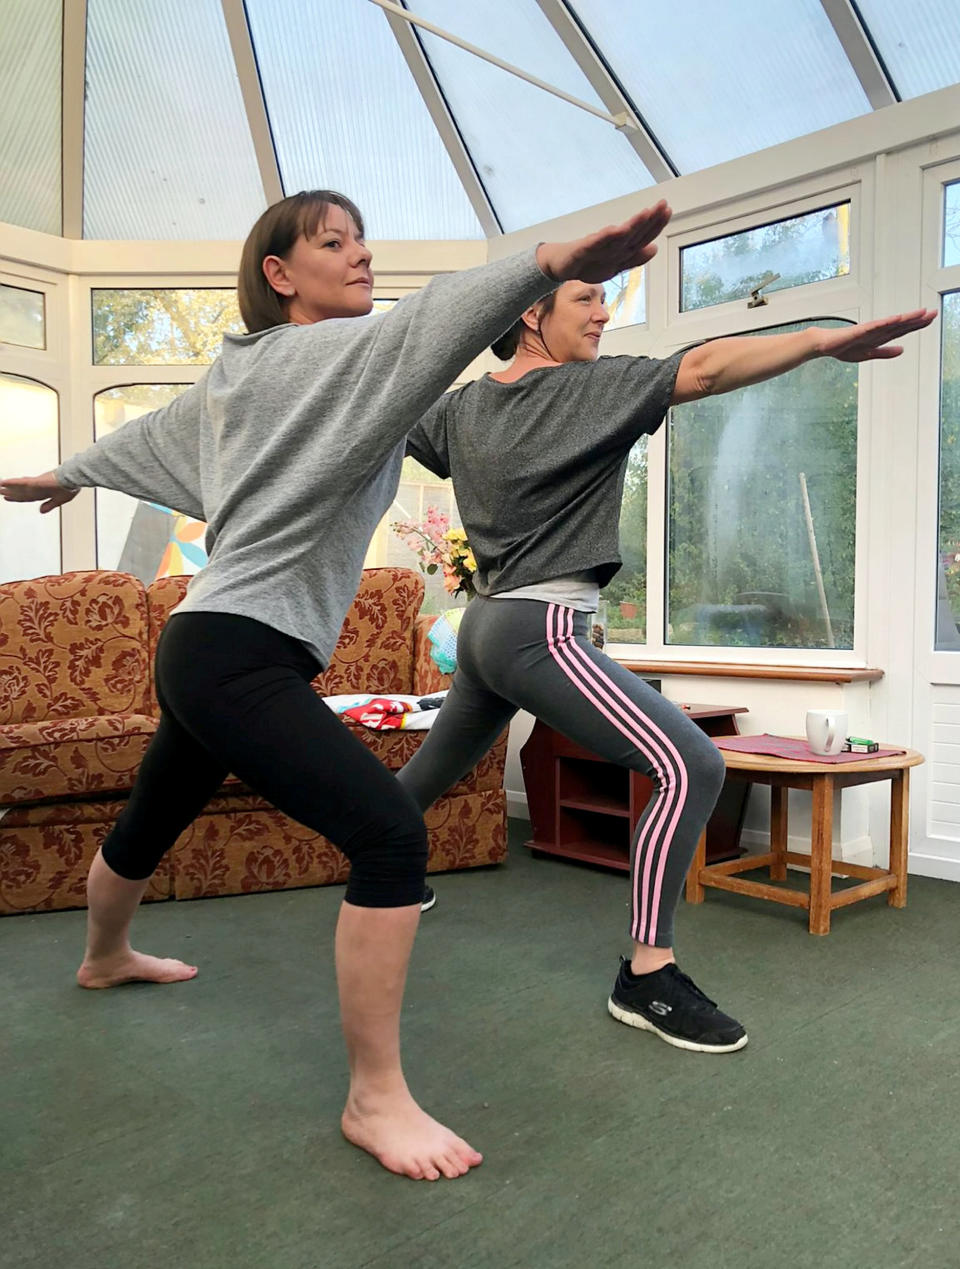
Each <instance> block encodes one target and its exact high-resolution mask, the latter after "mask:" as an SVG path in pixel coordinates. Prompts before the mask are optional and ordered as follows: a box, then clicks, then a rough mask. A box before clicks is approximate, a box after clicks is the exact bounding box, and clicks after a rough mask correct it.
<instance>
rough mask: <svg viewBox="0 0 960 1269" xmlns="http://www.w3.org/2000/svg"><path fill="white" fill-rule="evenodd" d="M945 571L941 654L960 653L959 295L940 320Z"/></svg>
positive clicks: (948, 299)
mask: <svg viewBox="0 0 960 1269" xmlns="http://www.w3.org/2000/svg"><path fill="white" fill-rule="evenodd" d="M940 330H941V335H940V338H941V341H942V342H941V354H940V355H941V361H940V561H939V563H940V567H939V574H938V578H937V629H936V647H937V649H938V651H949V652H960V630H958V622H960V291H954V292H953V293H952V294H950V295H945V296H944V297H943V314H942V316H941V322H940Z"/></svg>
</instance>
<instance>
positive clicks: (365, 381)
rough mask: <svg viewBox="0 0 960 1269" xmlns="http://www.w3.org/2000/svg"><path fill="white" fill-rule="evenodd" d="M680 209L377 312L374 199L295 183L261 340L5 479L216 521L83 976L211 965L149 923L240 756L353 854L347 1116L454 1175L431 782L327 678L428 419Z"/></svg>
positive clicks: (351, 1131)
mask: <svg viewBox="0 0 960 1269" xmlns="http://www.w3.org/2000/svg"><path fill="white" fill-rule="evenodd" d="M669 215H670V213H669V209H668V208H667V206H666V204H665V203H660V204H658V205H657V206H656V207H655V208H652V209H650V210H647V211H643V212H640V213H639V214H638V215H637V216H634V217H633V218H631V220H629V221H627V222H625V223H624V224H623V225H620V226H617V227H612V228H609V229H606V230H602V231H601V232H600V233H598V234H594V235H591V236H590V237H589V238H584V239H580V240H577V241H576V242H572V243H545V244H541V245H540V246H539V247H538V248H537V249H536V250H530V251H527V252H524V253H522V254H521V255H518V256H514V257H512V258H511V259H508V260H503V261H500V262H498V263H495V264H492V265H488V266H486V267H485V268H480V269H474V270H470V271H468V272H466V273H462V274H456V275H448V276H445V277H437V278H435V279H434V280H433V281H431V282H430V283H429V285H428V286H426V287H425V288H424V289H423V290H422V291H421V292H419V293H418V294H416V295H413V296H410V297H408V298H407V299H404V300H402V301H401V302H400V303H399V304H397V305H396V306H395V307H394V308H393V309H392V310H391V311H390V312H389V313H387V314H384V315H378V316H373V317H368V316H366V315H367V314H369V313H370V309H371V307H372V301H371V287H372V282H373V276H372V273H371V270H370V251H369V249H368V248H367V246H366V244H365V242H364V231H363V220H362V217H361V215H360V212H359V211H358V210H357V208H356V207H355V206H354V205H353V204H352V203H351V202H350V200H349V199H346V198H344V197H343V195H339V194H335V193H332V192H331V191H325V190H321V191H313V192H311V193H306V194H298V195H295V196H293V197H291V198H287V199H284V200H283V201H282V202H280V203H277V204H275V205H274V206H273V207H271V208H268V210H267V211H266V212H265V213H264V215H263V216H262V217H261V218H260V220H259V221H258V222H257V224H256V225H255V226H254V228H253V230H252V231H251V233H250V235H249V237H248V239H247V242H246V244H245V246H244V251H243V257H242V260H241V266H240V277H239V282H238V294H239V299H240V307H241V312H242V313H243V316H244V320H245V322H246V324H247V327H248V331H249V333H248V334H245V335H238V336H232V335H228V336H227V337H226V338H225V340H224V344H223V351H222V353H221V355H220V356H219V357H218V358H217V360H216V361H215V362H214V363H213V365H212V366H211V367H210V370H209V371H208V373H207V374H206V375H205V376H204V377H203V378H202V379H201V380H200V381H199V382H198V383H197V384H195V385H194V386H193V387H191V388H190V389H189V390H188V391H186V392H185V393H184V394H183V395H182V396H180V397H179V398H177V399H176V400H175V401H173V402H172V403H171V404H170V405H167V406H165V407H163V408H162V409H160V410H157V411H155V412H154V413H152V414H147V415H145V416H143V417H142V418H139V419H135V420H134V421H132V422H131V423H129V424H128V425H127V426H126V427H124V428H121V429H120V430H119V431H117V432H115V433H113V434H112V435H110V436H108V437H105V438H104V439H103V440H101V441H98V442H97V443H96V444H95V445H92V446H90V448H89V449H87V450H84V451H83V452H82V453H80V454H77V455H76V456H74V457H73V458H70V459H68V460H67V461H66V462H65V463H63V464H62V465H61V466H60V467H58V468H57V469H56V470H55V471H53V472H47V473H45V474H44V475H42V476H38V477H28V478H20V479H7V480H4V481H0V493H2V494H3V496H4V497H5V498H6V499H8V500H12V501H22V502H30V501H39V502H40V503H41V507H40V510H41V511H50V510H53V509H54V508H55V507H58V506H60V505H62V504H63V503H65V502H66V501H68V500H69V499H70V498H72V497H74V496H75V494H76V493H77V491H78V490H79V488H80V487H81V486H84V485H99V486H103V487H105V488H110V489H118V490H121V491H122V492H124V493H128V494H132V495H134V496H135V497H139V498H144V499H148V500H150V501H153V502H160V503H164V504H165V505H167V506H170V507H172V508H175V509H176V510H178V511H184V512H187V513H188V514H190V515H193V516H196V517H198V518H200V519H203V520H205V521H206V522H207V525H208V530H207V550H208V554H209V563H208V564H207V566H206V568H204V569H203V571H202V572H201V573H199V574H198V575H197V576H196V577H195V578H194V579H193V581H192V582H191V584H190V587H189V590H188V592H187V595H186V598H185V600H184V602H183V603H182V604H181V605H180V607H179V608H178V610H177V611H176V612H175V613H174V614H173V615H172V616H171V618H170V619H169V621H168V622H167V625H166V627H165V629H164V633H163V636H162V638H161V640H160V645H159V648H158V651H157V664H156V683H157V695H158V699H159V701H160V706H161V719H160V723H159V726H158V729H157V733H156V736H155V737H154V739H153V741H152V742H151V744H150V747H149V749H148V751H147V754H146V756H145V757H144V761H143V763H142V765H141V769H140V772H139V774H138V778H137V782H136V785H135V787H134V790H133V792H132V793H131V795H130V799H129V802H128V804H127V806H126V807H125V809H124V811H123V813H122V814H121V816H120V817H119V819H118V821H117V823H116V825H115V827H114V828H113V830H112V831H111V833H110V835H109V837H108V838H107V839H106V841H105V842H104V844H103V847H102V849H101V851H100V852H98V854H97V857H96V859H95V860H94V862H93V865H92V867H91V870H90V875H89V879H88V883H87V896H88V906H89V915H88V939H87V948H86V953H85V956H84V960H83V963H82V965H81V967H80V969H79V971H78V980H79V982H80V983H81V985H82V986H84V987H111V986H114V985H115V984H117V983H120V982H127V981H130V980H131V979H146V980H149V981H153V982H173V981H180V980H183V979H187V978H192V977H193V976H194V974H195V973H196V969H195V968H194V967H193V966H188V965H185V964H184V963H183V962H181V961H178V960H164V959H160V958H157V957H152V956H146V955H144V954H142V953H139V952H136V951H134V950H133V949H132V948H131V946H130V943H129V927H130V922H131V920H132V918H133V915H134V912H135V911H136V908H137V905H138V904H139V902H140V899H141V897H142V895H143V892H144V890H145V888H146V885H147V881H148V879H149V877H150V875H151V873H152V872H153V871H154V869H155V868H156V866H157V863H158V862H159V860H160V858H161V857H162V855H163V853H164V852H165V851H166V850H168V849H169V848H170V847H171V846H172V845H173V843H174V842H175V840H176V839H177V837H178V836H179V834H180V833H181V832H182V831H183V830H184V829H185V828H186V827H187V825H188V824H189V823H190V822H191V820H192V819H193V818H194V817H195V816H196V815H197V814H198V813H199V812H200V810H201V809H202V808H203V806H204V804H205V803H206V801H207V800H208V799H209V798H210V797H211V796H212V795H213V793H214V792H215V791H216V790H217V788H219V786H220V784H221V783H222V781H223V779H224V778H225V776H226V775H227V774H228V772H231V771H232V772H234V773H235V774H236V775H238V776H239V777H240V778H241V779H242V780H243V781H244V782H245V783H247V784H249V785H250V786H251V788H253V789H255V790H256V791H257V792H258V793H260V794H261V795H262V796H264V797H265V798H267V799H268V800H270V801H271V802H272V803H273V804H274V805H276V806H277V807H279V808H280V809H281V810H282V811H284V812H286V813H287V814H288V815H290V816H292V817H293V818H294V819H297V820H299V821H301V822H302V823H304V824H306V825H308V826H309V827H310V828H312V829H314V830H315V831H316V832H319V833H323V834H324V835H325V836H326V837H328V838H329V839H330V840H331V841H333V842H334V843H335V844H336V845H337V846H339V847H340V848H341V849H342V850H343V852H344V853H345V854H346V855H347V857H348V858H349V859H350V862H351V875H350V881H349V884H348V886H347V894H346V899H345V902H344V904H343V907H342V909H341V914H340V919H339V922H338V925H337V936H336V959H337V975H338V981H339V988H340V999H341V1012H342V1020H343V1027H344V1032H345V1035H346V1041H347V1050H348V1056H349V1062H350V1075H351V1080H350V1091H349V1094H348V1098H347V1105H346V1108H345V1110H344V1113H343V1118H342V1121H341V1123H342V1128H343V1131H344V1133H345V1134H346V1136H347V1137H348V1138H349V1140H351V1141H353V1142H354V1143H355V1144H357V1145H359V1146H361V1147H362V1148H364V1149H366V1150H369V1151H370V1152H371V1153H372V1154H374V1155H375V1156H376V1157H377V1158H378V1159H379V1160H380V1161H381V1163H383V1165H384V1166H385V1167H387V1168H389V1169H390V1170H392V1171H394V1172H399V1173H403V1174H405V1175H407V1176H411V1177H416V1178H427V1179H430V1180H435V1179H436V1178H437V1177H439V1176H440V1175H444V1176H448V1177H453V1176H458V1175H461V1174H462V1173H464V1172H466V1171H467V1170H468V1169H469V1168H470V1167H472V1166H474V1165H475V1164H477V1163H479V1162H480V1155H479V1154H478V1153H477V1152H476V1151H475V1150H473V1149H472V1148H471V1147H470V1146H469V1145H468V1144H467V1143H466V1142H465V1141H463V1140H462V1139H461V1138H459V1137H457V1136H455V1135H454V1134H453V1133H452V1132H451V1131H450V1130H449V1129H447V1128H445V1127H443V1125H441V1124H439V1123H437V1122H436V1120H433V1119H432V1118H430V1116H429V1115H427V1114H426V1113H425V1112H424V1111H423V1110H422V1109H421V1108H420V1107H419V1106H418V1105H417V1103H416V1102H414V1100H413V1098H412V1097H411V1096H410V1093H409V1092H408V1090H407V1087H406V1084H405V1081H404V1077H403V1072H402V1069H401V1064H400V1050H399V1015H400V1007H401V1002H402V995H403V985H404V981H405V977H406V970H407V963H408V960H409V956H410V949H411V947H412V944H413V938H414V935H415V933H416V928H417V923H418V919H419V914H420V899H421V895H422V892H423V881H424V872H425V867H426V856H427V846H426V832H425V828H424V825H423V820H422V816H421V815H420V813H419V811H418V809H417V807H416V804H415V803H414V801H413V799H412V798H410V797H409V795H408V794H406V793H405V792H404V790H403V789H402V788H401V787H400V786H399V785H398V784H397V782H396V780H395V779H394V777H393V776H392V775H390V773H389V772H388V771H387V770H386V769H385V768H384V767H383V766H382V765H381V764H380V763H379V762H378V761H377V759H376V758H375V757H374V756H373V755H372V753H371V752H370V751H369V750H368V749H367V748H366V746H364V745H363V743H362V742H361V741H359V740H357V738H356V737H355V736H353V735H351V733H350V732H349V731H348V730H347V728H345V727H344V726H343V725H342V723H341V722H340V721H339V719H337V718H336V716H335V715H333V714H332V713H331V712H330V710H328V709H327V707H326V706H325V705H324V704H323V702H322V701H321V700H320V699H319V698H318V697H317V696H316V694H315V693H314V692H313V690H312V688H311V687H310V682H311V680H312V679H313V678H314V676H315V675H316V674H317V673H318V672H320V671H321V670H322V669H323V668H324V667H325V665H326V664H327V661H328V659H329V657H330V654H331V652H332V650H333V647H334V644H335V642H336V639H337V636H338V633H339V631H340V627H341V625H342V623H343V618H344V616H345V614H346V610H347V607H348V605H349V604H350V602H351V600H352V598H353V596H354V594H355V593H356V589H357V585H358V583H359V580H360V573H361V568H362V564H363V558H364V553H365V551H366V547H367V544H368V542H369V539H370V536H371V534H372V532H373V529H374V528H375V526H376V525H377V523H378V522H379V520H380V518H381V517H382V516H383V514H384V513H385V512H386V510H387V508H388V507H389V506H390V503H391V501H392V499H393V496H394V493H395V491H396V487H397V483H398V480H399V473H400V464H401V462H402V460H403V451H404V437H405V434H406V432H407V431H408V430H409V428H410V427H411V426H412V425H413V424H414V423H415V422H416V420H417V419H418V418H419V417H420V415H422V414H423V413H424V411H425V410H426V409H427V408H428V407H429V406H430V405H431V404H432V403H433V402H434V401H435V400H436V399H437V397H438V396H439V395H440V394H441V393H442V392H443V391H444V390H445V389H446V388H447V387H448V386H449V384H450V383H451V382H452V381H453V380H454V379H455V378H456V376H457V375H458V374H459V373H460V371H462V370H463V369H464V367H465V366H466V365H467V364H468V363H469V362H470V361H471V360H472V359H473V358H474V357H475V356H477V354H478V353H480V352H481V351H482V350H483V348H484V347H485V346H486V345H487V344H488V343H489V342H490V341H491V340H492V339H494V338H496V337H497V336H498V335H500V334H501V333H502V332H503V331H504V330H505V329H506V328H507V327H508V326H509V325H510V323H511V322H512V321H514V320H515V319H516V318H517V316H518V315H519V314H520V313H521V312H522V311H523V310H524V309H525V308H527V307H528V306H529V305H530V304H532V303H533V302H534V301H536V300H537V299H539V298H540V297H541V296H543V295H544V294H545V293H546V292H548V291H549V290H551V288H552V287H554V286H555V285H556V283H557V281H562V280H563V279H565V278H572V277H577V276H588V277H594V278H595V279H597V280H600V279H603V278H607V277H611V276H613V275H614V274H615V273H617V272H619V271H620V270H621V269H624V268H629V267H631V266H633V265H636V264H639V263H642V262H643V261H644V260H646V259H648V258H649V257H650V256H651V255H652V254H653V252H654V251H655V247H653V246H651V245H650V244H651V242H652V239H653V238H655V237H656V236H657V235H658V234H659V232H660V230H661V229H662V228H663V227H664V225H665V224H666V223H667V220H668V219H669ZM344 319H349V320H344ZM357 319H360V320H357Z"/></svg>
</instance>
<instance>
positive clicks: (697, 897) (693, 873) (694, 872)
mask: <svg viewBox="0 0 960 1269" xmlns="http://www.w3.org/2000/svg"><path fill="white" fill-rule="evenodd" d="M706 863H707V830H706V829H704V830H703V832H702V833H701V834H700V840H699V841H698V842H697V849H696V851H695V852H694V855H693V860H692V862H691V864H690V869H689V871H688V873H687V888H686V899H687V903H703V896H704V888H703V886H702V885H701V884H700V869H701V868H704V867H706Z"/></svg>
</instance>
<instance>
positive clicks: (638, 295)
mask: <svg viewBox="0 0 960 1269" xmlns="http://www.w3.org/2000/svg"><path fill="white" fill-rule="evenodd" d="M603 289H604V292H605V294H606V300H607V312H608V313H609V314H610V321H609V322H608V323H607V330H618V329H619V328H620V327H621V326H642V325H643V324H644V322H645V321H646V320H647V278H646V274H645V273H644V271H643V268H642V266H641V268H639V269H629V270H628V271H627V272H626V273H618V274H617V276H616V277H615V278H611V279H610V281H609V282H605V283H604V284H603Z"/></svg>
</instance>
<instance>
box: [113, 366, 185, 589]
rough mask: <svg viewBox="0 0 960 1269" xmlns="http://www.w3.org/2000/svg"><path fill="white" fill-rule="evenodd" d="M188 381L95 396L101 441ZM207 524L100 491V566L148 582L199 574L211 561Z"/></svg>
mask: <svg viewBox="0 0 960 1269" xmlns="http://www.w3.org/2000/svg"><path fill="white" fill-rule="evenodd" d="M189 387H190V384H189V383H137V384H129V385H127V386H126V387H123V388H109V389H107V391H105V392H98V393H97V395H96V397H95V398H94V433H95V435H96V437H97V439H98V440H99V439H100V437H102V436H107V435H108V434H109V433H110V432H115V431H116V430H117V428H119V427H123V425H124V423H129V422H130V420H131V419H135V418H138V417H139V416H140V415H141V414H147V413H149V411H150V410H158V409H159V408H160V407H161V406H162V405H166V404H167V403H168V402H169V401H173V400H174V398H175V397H178V396H179V395H180V393H181V392H185V391H186V390H187V388H189ZM205 528H206V525H204V524H202V523H201V522H200V521H199V520H193V519H191V517H190V516H185V515H181V514H180V513H179V512H174V511H171V510H170V509H169V508H168V507H161V506H158V505H157V504H155V503H147V502H138V501H137V499H136V498H130V497H129V496H128V495H127V494H122V493H117V491H116V490H114V489H98V490H97V567H98V568H116V569H119V570H120V571H121V572H123V573H133V575H134V576H135V577H139V578H140V580H141V581H142V582H143V583H144V584H145V585H149V584H150V582H152V581H154V580H155V579H156V578H157V577H171V576H175V575H178V574H181V573H197V572H199V571H200V569H201V568H202V567H203V566H204V564H205V563H206V562H207V554H206V550H205V548H204V542H203V536H204V530H205Z"/></svg>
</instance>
